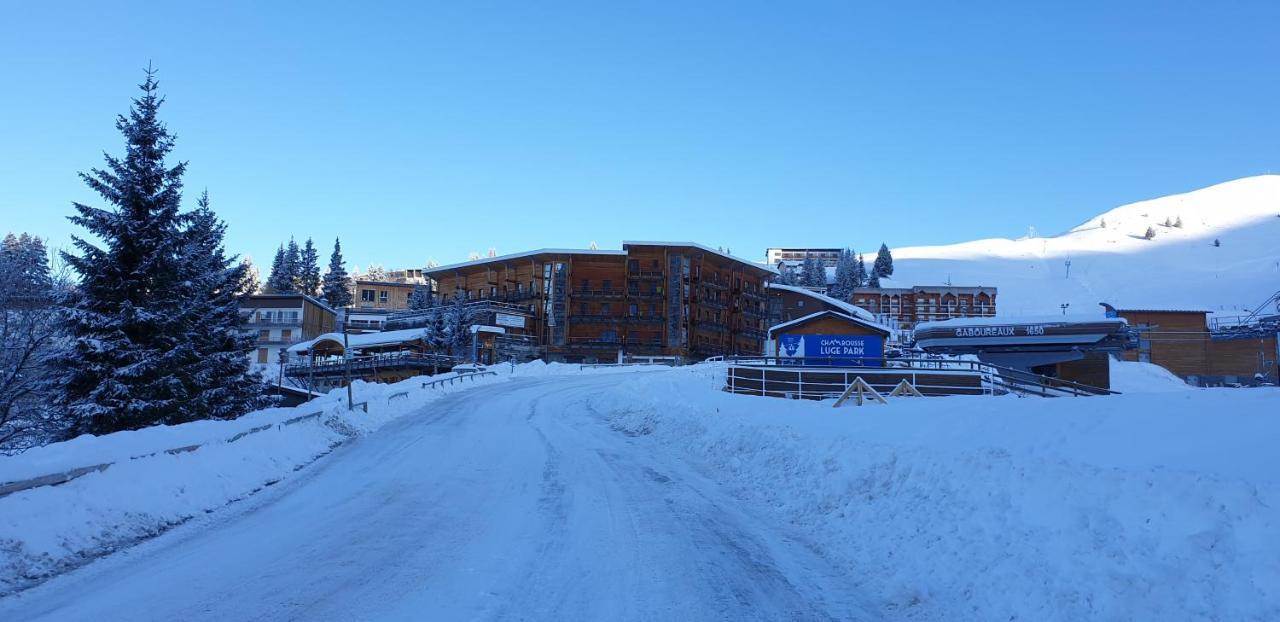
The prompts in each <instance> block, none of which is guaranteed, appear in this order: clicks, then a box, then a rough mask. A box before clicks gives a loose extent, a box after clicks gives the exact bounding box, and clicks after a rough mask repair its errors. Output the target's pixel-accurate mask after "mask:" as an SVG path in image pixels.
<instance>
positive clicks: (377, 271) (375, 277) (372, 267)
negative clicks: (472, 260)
mask: <svg viewBox="0 0 1280 622" xmlns="http://www.w3.org/2000/svg"><path fill="white" fill-rule="evenodd" d="M476 259H479V257H476ZM364 278H366V279H368V280H370V281H385V280H387V269H386V268H383V267H382V264H369V270H368V271H367V272H365V273H364Z"/></svg>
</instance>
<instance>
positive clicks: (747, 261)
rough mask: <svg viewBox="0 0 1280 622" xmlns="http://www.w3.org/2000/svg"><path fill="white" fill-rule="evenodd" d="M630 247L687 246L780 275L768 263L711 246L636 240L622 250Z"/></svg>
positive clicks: (627, 242)
mask: <svg viewBox="0 0 1280 622" xmlns="http://www.w3.org/2000/svg"><path fill="white" fill-rule="evenodd" d="M628 246H686V247H689V248H696V249H698V250H701V251H706V252H708V253H711V254H712V255H718V256H720V257H723V258H725V259H732V260H733V261H737V262H741V263H745V264H747V265H750V266H751V267H753V268H759V269H761V270H763V271H765V272H768V273H770V274H778V269H777V268H775V267H773V266H771V265H769V264H767V263H761V262H758V261H752V260H750V259H743V258H742V257H738V256H735V255H730V254H728V253H726V252H724V251H720V250H716V249H714V248H711V247H709V246H704V245H702V244H698V243H697V242H643V241H636V240H623V241H622V248H626V247H628ZM624 252H625V251H624Z"/></svg>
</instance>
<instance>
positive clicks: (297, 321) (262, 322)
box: [243, 316, 302, 326]
mask: <svg viewBox="0 0 1280 622" xmlns="http://www.w3.org/2000/svg"><path fill="white" fill-rule="evenodd" d="M243 322H244V325H245V326H302V318H301V317H298V318H294V319H279V318H261V317H253V316H250V317H248V318H245V319H244V320H243Z"/></svg>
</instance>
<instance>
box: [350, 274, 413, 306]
mask: <svg viewBox="0 0 1280 622" xmlns="http://www.w3.org/2000/svg"><path fill="white" fill-rule="evenodd" d="M414 287H417V284H415V283H402V282H399V281H370V280H366V279H356V280H354V281H352V286H351V306H352V307H353V308H356V309H365V310H369V309H377V310H387V311H402V310H404V309H408V308H409V296H410V295H411V294H413V288H414Z"/></svg>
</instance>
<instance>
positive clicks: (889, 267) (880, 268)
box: [871, 243, 893, 287]
mask: <svg viewBox="0 0 1280 622" xmlns="http://www.w3.org/2000/svg"><path fill="white" fill-rule="evenodd" d="M871 272H872V273H873V274H875V275H876V276H877V277H886V276H893V255H892V254H890V253H889V247H888V246H887V245H885V244H883V243H882V244H880V252H878V253H876V262H875V264H874V265H873V266H872V268H871ZM879 281H880V279H876V282H879ZM876 287H879V286H878V285H877V286H876Z"/></svg>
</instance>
